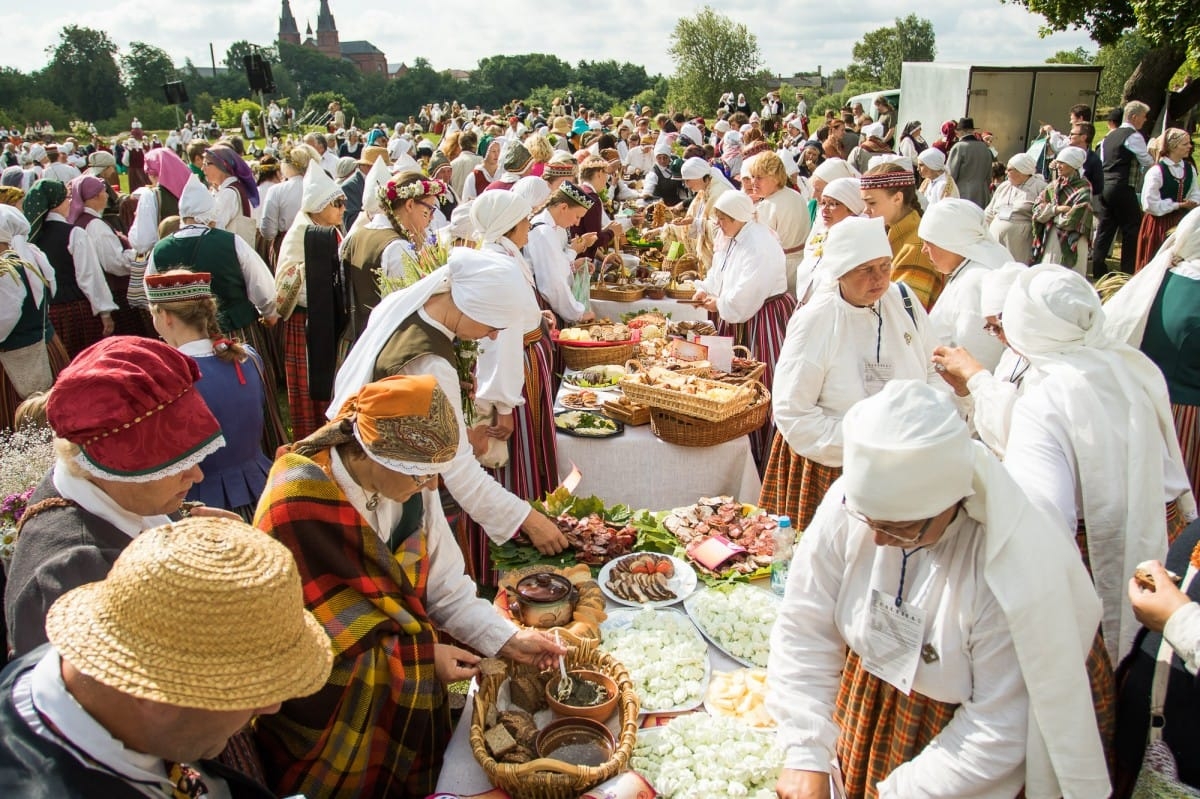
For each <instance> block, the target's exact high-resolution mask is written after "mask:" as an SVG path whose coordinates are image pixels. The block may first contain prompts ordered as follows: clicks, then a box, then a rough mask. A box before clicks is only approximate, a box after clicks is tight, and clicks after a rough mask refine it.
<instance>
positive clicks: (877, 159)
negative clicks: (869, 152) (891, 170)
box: [867, 153, 913, 172]
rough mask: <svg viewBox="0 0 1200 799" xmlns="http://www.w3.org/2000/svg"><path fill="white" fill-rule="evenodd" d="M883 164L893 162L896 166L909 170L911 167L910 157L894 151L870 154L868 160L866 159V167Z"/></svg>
mask: <svg viewBox="0 0 1200 799" xmlns="http://www.w3.org/2000/svg"><path fill="white" fill-rule="evenodd" d="M884 164H895V165H896V166H900V167H904V168H905V169H907V170H909V171H910V172H911V171H912V168H913V162H912V159H910V158H908V157H907V156H903V155H896V154H895V153H880V154H879V155H873V156H871V158H870V160H868V161H867V169H868V170H871V169H874V168H875V167H877V166H882V165H884Z"/></svg>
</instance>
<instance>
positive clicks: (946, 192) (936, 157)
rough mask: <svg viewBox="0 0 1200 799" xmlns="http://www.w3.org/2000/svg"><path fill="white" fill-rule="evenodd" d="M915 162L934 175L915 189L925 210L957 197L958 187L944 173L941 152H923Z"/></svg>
mask: <svg viewBox="0 0 1200 799" xmlns="http://www.w3.org/2000/svg"><path fill="white" fill-rule="evenodd" d="M917 160H918V161H919V162H920V163H922V164H924V165H925V166H926V167H927V168H928V169H930V170H931V171H932V172H934V173H935V175H934V177H931V178H925V180H924V181H922V182H921V187H920V188H919V189H917V193H918V194H919V195H920V196H921V200H922V205H924V207H925V209H926V210H928V209H929V207H930V206H932V205H934V204H936V203H938V202H940V201H942V200H946V199H950V198H957V197H958V186H956V185H955V184H954V178H952V177H950V173H949V172H947V171H946V156H945V155H943V154H942V151H941V150H933V149H927V150H924V151H922V152H921V154H920V155H918V156H917Z"/></svg>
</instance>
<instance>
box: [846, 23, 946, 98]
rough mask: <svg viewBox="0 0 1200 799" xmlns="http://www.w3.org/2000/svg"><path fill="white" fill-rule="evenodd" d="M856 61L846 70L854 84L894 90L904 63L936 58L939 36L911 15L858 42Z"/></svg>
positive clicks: (868, 34)
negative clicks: (865, 84) (866, 84)
mask: <svg viewBox="0 0 1200 799" xmlns="http://www.w3.org/2000/svg"><path fill="white" fill-rule="evenodd" d="M852 53H853V55H854V62H853V63H852V64H851V65H850V66H849V67H847V68H846V77H847V78H848V79H849V80H850V81H852V82H858V83H868V84H871V86H872V88H876V89H885V88H886V89H891V88H895V87H897V86H899V85H900V72H901V66H902V65H903V64H904V62H905V61H932V60H933V59H934V56H935V55H937V37H936V34H935V33H934V30H933V23H932V22H930V21H929V20H927V19H923V18H921V17H918V16H917V15H916V14H909V15H908V16H907V17H904V18H903V19H901V18H900V17H896V23H895V24H894V25H891V26H889V27H886V28H876V29H875V30H873V31H868V32H867V33H866V34H864V35H863V38H862V41H860V42H857V43H855V45H854V50H853V51H852Z"/></svg>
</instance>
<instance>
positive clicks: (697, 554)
mask: <svg viewBox="0 0 1200 799" xmlns="http://www.w3.org/2000/svg"><path fill="white" fill-rule="evenodd" d="M745 551H746V548H745V547H744V546H741V545H739V544H735V543H733V542H732V541H730V540H729V539H728V538H726V537H725V536H723V535H714V536H711V537H709V538H706V539H704V540H703V541H700V542H694V543H692V544H691V545H689V546H688V548H687V553H688V557H690V558H691V559H692V560H694V561H696V562H697V563H699V564H700V565H701V566H703V567H705V568H706V569H710V570H711V571H720V569H721V564H723V563H724V562H725V561H727V560H729V559H730V558H732V557H733V556H734V555H740V554H741V553H743V552H745Z"/></svg>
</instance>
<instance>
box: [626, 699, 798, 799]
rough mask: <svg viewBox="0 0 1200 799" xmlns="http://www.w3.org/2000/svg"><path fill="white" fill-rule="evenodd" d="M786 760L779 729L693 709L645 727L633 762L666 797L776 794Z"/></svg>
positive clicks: (770, 797) (768, 797)
mask: <svg viewBox="0 0 1200 799" xmlns="http://www.w3.org/2000/svg"><path fill="white" fill-rule="evenodd" d="M783 760H784V757H783V751H782V750H781V749H780V748H779V745H778V744H777V743H776V742H775V736H774V734H773V733H770V732H764V731H762V730H756V729H754V728H752V727H749V726H747V725H745V724H743V723H741V722H739V721H736V720H734V719H731V718H727V717H724V716H710V715H708V714H707V713H689V714H687V715H683V716H678V717H676V718H674V719H672V720H671V723H670V724H668V725H667V726H665V727H659V728H657V729H655V730H643V731H642V732H641V734H639V735H638V740H637V745H636V746H635V747H634V750H633V757H632V758H630V761H629V767H630V768H632V769H634V770H635V771H637V772H638V773H639V774H641V775H642V776H644V777H645V778H646V779H647V780H649V781H650V784H651V785H653V786H654V789H655V790H656V791H657V792H658V795H659V796H660V797H663V799H692V797H699V796H704V797H710V796H738V797H749V799H774V797H775V782H776V780H778V779H779V773H780V771H781V769H782V766H783Z"/></svg>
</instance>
